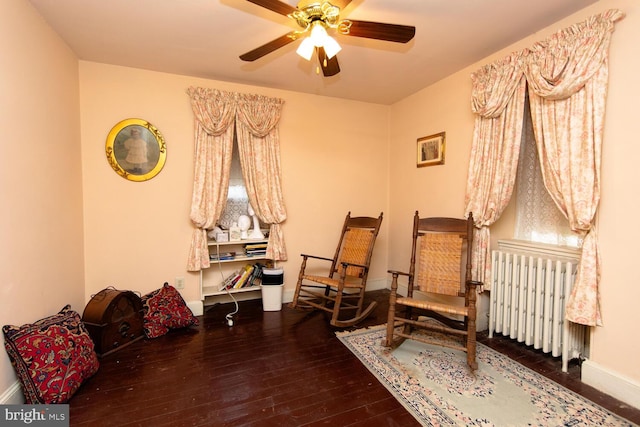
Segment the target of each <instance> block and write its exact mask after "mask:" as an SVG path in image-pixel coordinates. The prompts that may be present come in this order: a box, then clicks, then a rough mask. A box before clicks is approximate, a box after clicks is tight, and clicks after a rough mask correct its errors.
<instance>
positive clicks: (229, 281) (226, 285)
mask: <svg viewBox="0 0 640 427" xmlns="http://www.w3.org/2000/svg"><path fill="white" fill-rule="evenodd" d="M239 278H240V270H236V271H234V272H233V273H231V274H230V275H229V276H227V277H226V278H225V279H224V280H223V281H222V283H221V284H220V290H221V291H224V290H226V289H231V288H233V285H234V284H235V283H236V282H237V281H238V279H239Z"/></svg>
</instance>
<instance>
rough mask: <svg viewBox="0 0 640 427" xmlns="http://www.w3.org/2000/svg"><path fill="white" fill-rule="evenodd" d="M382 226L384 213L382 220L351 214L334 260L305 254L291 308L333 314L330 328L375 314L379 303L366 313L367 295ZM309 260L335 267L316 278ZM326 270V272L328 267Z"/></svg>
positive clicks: (349, 323) (369, 308)
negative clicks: (370, 269)
mask: <svg viewBox="0 0 640 427" xmlns="http://www.w3.org/2000/svg"><path fill="white" fill-rule="evenodd" d="M381 223H382V212H381V213H380V216H379V217H378V218H373V217H354V218H352V217H351V212H349V213H348V214H347V217H346V218H345V221H344V226H343V227H342V233H341V234H340V240H339V241H338V247H337V249H336V252H335V255H334V257H333V258H325V257H319V256H314V255H307V254H301V255H302V265H301V266H300V274H299V276H298V283H297V285H296V290H295V293H294V296H293V302H291V304H290V306H291V307H293V308H307V309H318V310H323V311H325V312H327V313H330V314H331V321H330V324H331V325H332V326H336V327H340V328H343V327H347V326H352V325H355V324H356V323H358V322H360V321H361V320H363V319H365V318H366V317H367V316H368V315H369V314H371V312H372V311H373V310H374V308H375V307H376V305H377V303H376V302H375V301H373V302H371V303H370V304H369V306H367V308H366V309H363V305H364V295H365V288H366V285H367V275H368V273H369V264H370V262H371V255H372V253H373V246H374V243H375V241H376V237H377V236H378V231H379V230H380V224H381ZM309 260H317V261H323V263H327V262H330V263H331V264H330V267H329V270H328V271H327V273H326V274H324V275H323V274H316V273H315V270H313V271H314V272H313V274H312V273H307V268H308V266H307V262H308V261H309ZM314 264H317V263H314ZM310 267H311V266H309V270H311V268H310ZM323 270H325V271H326V267H324V268H323ZM343 313H347V314H346V315H345V314H343Z"/></svg>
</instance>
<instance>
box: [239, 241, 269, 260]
mask: <svg viewBox="0 0 640 427" xmlns="http://www.w3.org/2000/svg"><path fill="white" fill-rule="evenodd" d="M244 253H245V255H246V256H248V257H251V256H265V255H266V254H267V244H266V243H247V244H246V245H244Z"/></svg>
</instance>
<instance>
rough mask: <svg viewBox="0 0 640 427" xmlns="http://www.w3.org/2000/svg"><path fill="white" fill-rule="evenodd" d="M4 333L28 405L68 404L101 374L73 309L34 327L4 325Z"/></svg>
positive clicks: (29, 324)
mask: <svg viewBox="0 0 640 427" xmlns="http://www.w3.org/2000/svg"><path fill="white" fill-rule="evenodd" d="M2 332H3V334H4V346H5V348H6V350H7V353H8V354H9V359H10V360H11V364H12V365H13V368H14V369H15V371H16V374H17V375H18V379H19V380H20V384H21V385H22V390H23V392H24V395H25V399H26V400H25V403H27V404H51V403H65V402H68V401H69V399H71V396H73V394H74V393H75V392H76V391H77V390H78V388H80V386H81V385H82V383H83V382H84V381H85V380H87V379H88V378H90V377H91V376H92V375H93V374H95V373H96V372H97V371H98V367H99V363H98V357H97V355H96V352H95V351H94V344H93V341H92V340H91V337H90V336H89V333H88V331H87V329H86V327H85V326H84V323H82V320H81V318H80V315H79V314H78V313H77V312H75V311H73V310H71V306H70V305H67V306H65V307H64V308H63V309H62V310H60V312H59V313H58V314H54V315H53V316H49V317H45V318H44V319H41V320H38V321H37V322H35V323H28V324H25V325H22V326H13V325H5V326H3V327H2Z"/></svg>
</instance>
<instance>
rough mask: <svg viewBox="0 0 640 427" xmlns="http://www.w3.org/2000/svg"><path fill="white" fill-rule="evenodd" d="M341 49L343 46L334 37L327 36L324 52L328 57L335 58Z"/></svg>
mask: <svg viewBox="0 0 640 427" xmlns="http://www.w3.org/2000/svg"><path fill="white" fill-rule="evenodd" d="M341 50H342V47H340V45H339V44H338V42H337V41H336V40H335V39H334V38H333V37H330V36H327V39H326V40H325V42H324V52H325V53H326V54H327V58H328V59H331V58H333V57H334V56H336V54H337V53H338V52H340V51H341Z"/></svg>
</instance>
